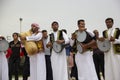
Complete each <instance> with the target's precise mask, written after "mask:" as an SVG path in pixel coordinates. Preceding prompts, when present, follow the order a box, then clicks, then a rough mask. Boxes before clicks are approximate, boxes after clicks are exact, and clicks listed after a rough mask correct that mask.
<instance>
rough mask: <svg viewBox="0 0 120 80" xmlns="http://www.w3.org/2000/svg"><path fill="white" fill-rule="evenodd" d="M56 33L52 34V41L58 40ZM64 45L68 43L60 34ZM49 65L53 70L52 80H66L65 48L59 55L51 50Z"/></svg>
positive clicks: (64, 36)
mask: <svg viewBox="0 0 120 80" xmlns="http://www.w3.org/2000/svg"><path fill="white" fill-rule="evenodd" d="M57 33H58V31H57V32H54V33H53V34H54V40H55V41H56V40H57V38H58V35H57ZM62 34H63V38H64V40H65V44H67V43H69V38H68V36H67V35H66V34H65V33H64V32H62ZM51 64H52V69H53V80H68V71H67V59H66V51H65V48H64V49H63V50H62V52H60V53H56V52H55V51H54V50H53V49H52V55H51Z"/></svg>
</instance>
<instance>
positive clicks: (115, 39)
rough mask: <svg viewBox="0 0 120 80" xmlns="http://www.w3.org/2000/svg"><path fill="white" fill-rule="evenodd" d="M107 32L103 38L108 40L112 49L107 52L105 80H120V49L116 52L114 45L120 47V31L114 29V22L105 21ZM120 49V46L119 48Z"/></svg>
mask: <svg viewBox="0 0 120 80" xmlns="http://www.w3.org/2000/svg"><path fill="white" fill-rule="evenodd" d="M105 23H106V26H107V30H105V31H103V37H104V38H106V39H108V40H109V41H110V44H111V48H110V50H109V51H108V52H105V80H120V48H118V52H114V47H113V45H114V44H119V45H120V29H119V28H115V27H113V24H114V20H113V19H112V18H107V19H106V20H105ZM119 47H120V46H119Z"/></svg>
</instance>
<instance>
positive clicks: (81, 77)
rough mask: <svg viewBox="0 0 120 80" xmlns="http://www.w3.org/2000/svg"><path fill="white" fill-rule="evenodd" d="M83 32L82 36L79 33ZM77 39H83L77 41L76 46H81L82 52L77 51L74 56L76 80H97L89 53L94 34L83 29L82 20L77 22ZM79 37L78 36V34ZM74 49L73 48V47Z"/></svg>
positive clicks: (83, 23)
mask: <svg viewBox="0 0 120 80" xmlns="http://www.w3.org/2000/svg"><path fill="white" fill-rule="evenodd" d="M83 31H84V32H85V34H86V38H84V37H85V35H84V36H83V35H82V34H81V33H82V32H83ZM75 33H76V35H77V38H78V37H79V38H81V39H82V38H83V41H80V42H79V41H77V40H76V42H77V44H76V45H75V46H77V45H81V47H82V52H79V51H77V53H76V54H75V62H76V66H77V70H78V80H98V78H97V74H96V71H95V66H94V63H93V58H92V55H93V52H92V51H91V49H92V46H93V45H95V40H94V39H93V37H94V34H93V33H91V32H90V31H88V30H86V28H85V21H84V20H83V19H81V20H78V30H76V32H75ZM78 33H79V34H80V35H79V34H78ZM73 47H74V46H73Z"/></svg>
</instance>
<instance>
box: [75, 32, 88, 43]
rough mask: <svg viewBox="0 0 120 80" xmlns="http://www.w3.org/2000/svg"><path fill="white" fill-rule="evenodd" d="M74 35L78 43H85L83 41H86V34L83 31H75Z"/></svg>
mask: <svg viewBox="0 0 120 80" xmlns="http://www.w3.org/2000/svg"><path fill="white" fill-rule="evenodd" d="M76 34H77V41H78V42H83V41H85V39H86V37H87V34H86V32H85V31H82V32H80V31H77V33H76Z"/></svg>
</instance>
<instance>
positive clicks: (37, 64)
mask: <svg viewBox="0 0 120 80" xmlns="http://www.w3.org/2000/svg"><path fill="white" fill-rule="evenodd" d="M41 38H42V33H38V34H32V36H28V37H26V39H27V41H39V40H40V39H41ZM29 46H30V45H29ZM30 80H46V64H45V54H44V53H43V52H39V53H37V54H34V55H31V56H30Z"/></svg>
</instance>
